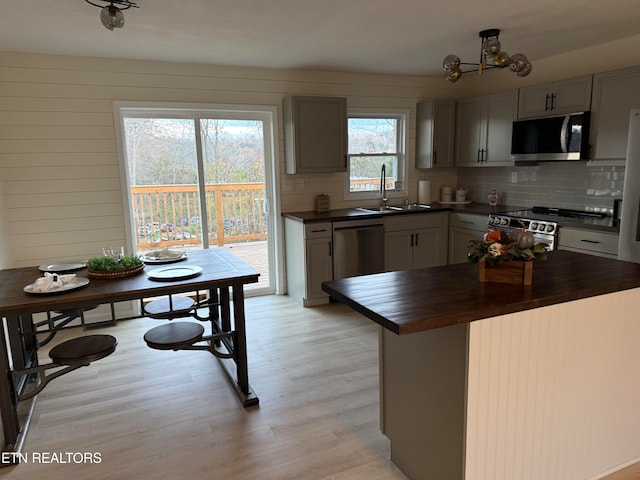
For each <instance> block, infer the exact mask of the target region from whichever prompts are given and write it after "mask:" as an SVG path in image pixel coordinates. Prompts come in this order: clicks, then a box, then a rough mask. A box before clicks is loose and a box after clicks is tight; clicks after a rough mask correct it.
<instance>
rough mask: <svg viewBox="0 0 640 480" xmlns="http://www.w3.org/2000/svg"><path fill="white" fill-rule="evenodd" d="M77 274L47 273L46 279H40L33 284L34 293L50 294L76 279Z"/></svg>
mask: <svg viewBox="0 0 640 480" xmlns="http://www.w3.org/2000/svg"><path fill="white" fill-rule="evenodd" d="M75 276H76V274H75V273H68V274H65V275H60V274H58V273H49V272H45V274H44V277H40V278H38V279H36V281H35V282H33V291H34V292H49V291H51V290H55V289H56V288H60V287H62V286H63V285H65V284H67V283H69V282H71V281H72V280H73V279H74V278H75Z"/></svg>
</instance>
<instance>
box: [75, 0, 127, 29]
mask: <svg viewBox="0 0 640 480" xmlns="http://www.w3.org/2000/svg"><path fill="white" fill-rule="evenodd" d="M84 1H85V2H87V3H88V4H90V5H93V6H94V7H98V8H100V9H102V11H101V12H100V22H102V25H104V28H106V29H108V30H116V29H118V28H122V27H124V14H123V13H122V10H128V9H129V8H131V7H135V8H140V7H138V5H136V4H135V3H134V2H130V1H129V0H98V1H101V2H102V4H97V3H94V2H91V1H89V0H84ZM114 3H115V4H117V5H120V8H118V7H116V6H115V5H114ZM106 4H108V5H106Z"/></svg>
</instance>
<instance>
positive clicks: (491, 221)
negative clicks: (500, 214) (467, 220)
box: [488, 217, 496, 225]
mask: <svg viewBox="0 0 640 480" xmlns="http://www.w3.org/2000/svg"><path fill="white" fill-rule="evenodd" d="M488 223H489V225H493V224H494V223H496V219H495V218H493V217H489V222H488Z"/></svg>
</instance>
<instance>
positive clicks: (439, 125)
mask: <svg viewBox="0 0 640 480" xmlns="http://www.w3.org/2000/svg"><path fill="white" fill-rule="evenodd" d="M455 115H456V102H455V101H454V100H425V101H422V102H419V103H418V106H417V109H416V117H417V121H416V168H433V167H453V166H454V160H455V157H454V134H455Z"/></svg>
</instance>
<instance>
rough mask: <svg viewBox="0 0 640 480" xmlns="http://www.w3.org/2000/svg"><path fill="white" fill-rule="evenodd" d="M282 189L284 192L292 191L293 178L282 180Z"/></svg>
mask: <svg viewBox="0 0 640 480" xmlns="http://www.w3.org/2000/svg"><path fill="white" fill-rule="evenodd" d="M282 191H283V192H292V191H293V180H291V179H290V178H287V179H285V180H283V181H282Z"/></svg>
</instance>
